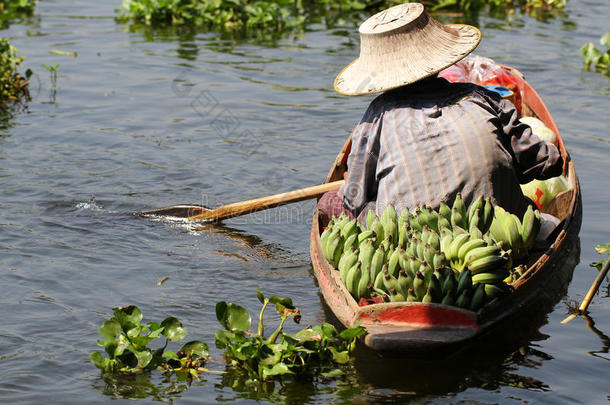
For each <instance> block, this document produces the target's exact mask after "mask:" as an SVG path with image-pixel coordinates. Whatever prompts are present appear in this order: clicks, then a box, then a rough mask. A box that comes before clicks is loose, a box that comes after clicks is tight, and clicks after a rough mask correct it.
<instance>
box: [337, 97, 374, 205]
mask: <svg viewBox="0 0 610 405" xmlns="http://www.w3.org/2000/svg"><path fill="white" fill-rule="evenodd" d="M373 105H374V103H373V104H371V106H369V109H368V110H367V112H366V113H365V114H364V117H363V118H362V120H361V121H360V123H359V124H358V126H357V127H356V128H355V129H354V132H353V134H352V148H351V151H350V154H349V157H348V159H347V170H348V171H347V176H346V178H345V183H344V184H343V185H342V186H341V188H340V190H339V195H341V196H343V203H344V205H345V207H346V208H347V209H349V210H350V211H351V212H352V213H353V214H354V215H355V216H356V217H357V216H358V215H359V214H360V212H361V211H362V209H363V208H364V207H365V206H366V205H367V204H368V202H370V201H372V200H375V198H376V196H377V187H378V184H377V179H376V170H377V160H378V158H379V135H380V132H381V124H380V123H381V117H382V112H380V111H376V110H375V108H374V106H373Z"/></svg>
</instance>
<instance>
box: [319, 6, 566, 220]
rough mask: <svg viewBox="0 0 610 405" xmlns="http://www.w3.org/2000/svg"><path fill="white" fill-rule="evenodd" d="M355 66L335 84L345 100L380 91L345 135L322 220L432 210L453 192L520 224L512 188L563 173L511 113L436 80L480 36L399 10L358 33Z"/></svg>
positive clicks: (469, 88) (495, 99) (548, 149)
mask: <svg viewBox="0 0 610 405" xmlns="http://www.w3.org/2000/svg"><path fill="white" fill-rule="evenodd" d="M359 31H360V39H361V48H360V57H359V58H358V59H356V60H355V61H354V62H352V63H351V64H350V65H348V66H347V67H346V68H345V69H344V70H343V71H342V72H341V73H340V74H339V75H338V76H337V78H336V79H335V90H336V91H337V92H338V93H340V94H343V95H350V96H351V95H364V94H373V93H379V92H383V94H381V95H380V96H378V97H377V98H376V99H374V100H373V101H372V102H371V104H370V105H369V107H368V109H367V111H366V113H365V114H364V117H363V118H362V120H361V121H360V123H359V124H358V125H357V126H356V128H355V129H354V131H353V133H352V147H351V151H350V154H349V157H348V161H347V168H348V172H347V174H346V176H345V183H344V184H343V185H342V186H341V188H340V189H339V190H335V191H333V192H329V193H327V194H325V195H324V196H323V197H322V198H321V199H320V201H319V204H318V207H319V208H320V210H321V211H322V212H323V213H326V214H327V215H329V216H331V215H338V214H339V213H340V212H341V211H345V212H347V213H348V214H350V216H355V217H358V216H360V219H362V218H363V217H364V216H366V213H367V212H368V209H369V208H373V207H374V208H375V210H376V212H377V215H381V212H382V211H383V209H384V208H385V207H386V205H388V204H393V205H394V206H395V207H396V209H397V210H399V211H401V210H403V209H405V208H411V209H412V208H414V207H416V206H420V205H422V204H425V205H427V206H429V207H431V208H435V209H436V208H438V206H439V204H440V202H441V201H442V200H444V201H447V202H448V203H451V202H452V201H453V199H454V198H455V196H456V194H457V193H458V192H460V193H461V196H462V199H463V200H464V201H465V203H466V204H469V203H470V202H471V201H473V200H474V199H476V198H477V197H478V196H479V195H483V196H485V197H487V196H489V197H491V199H492V202H494V203H495V204H499V205H501V206H502V207H504V208H505V209H506V210H507V211H509V212H512V213H515V214H517V215H519V216H520V215H521V214H522V213H523V212H524V211H525V209H526V208H527V205H528V204H529V203H531V201H530V200H529V199H527V198H526V197H524V196H523V193H522V192H521V188H520V184H523V183H526V182H529V181H531V180H533V179H540V180H542V179H547V178H550V177H554V176H558V175H560V174H561V172H562V164H563V160H562V158H561V155H560V153H559V151H558V150H557V148H556V147H555V146H554V145H553V144H550V143H547V142H545V141H542V140H540V139H539V138H538V137H537V136H535V135H533V134H532V132H531V128H530V127H529V126H527V125H525V124H522V123H520V122H519V120H518V118H519V117H518V114H517V111H516V110H515V107H514V105H513V104H512V103H511V102H510V101H508V100H504V99H502V98H501V97H500V96H499V95H498V94H497V93H494V92H491V91H488V90H487V89H485V88H483V87H480V86H477V85H475V84H473V83H450V82H448V81H447V80H445V79H443V78H439V77H437V73H438V72H440V71H441V70H443V69H445V68H447V67H449V66H451V65H453V64H454V63H456V62H458V61H459V60H461V59H462V58H464V57H465V56H466V55H468V54H469V53H470V52H472V50H473V49H474V48H475V47H476V46H477V45H478V43H479V41H480V35H481V34H480V31H479V30H478V29H477V28H475V27H472V26H468V25H457V24H452V25H443V24H441V23H439V22H437V21H436V20H434V19H433V18H432V17H430V16H429V15H428V14H427V13H426V12H425V11H424V7H423V6H422V5H421V4H419V3H405V4H401V5H398V6H395V7H392V8H390V9H387V10H385V11H382V12H380V13H378V14H376V15H374V16H373V17H371V18H369V19H367V20H366V21H365V22H364V23H363V24H362V25H361V26H360V30H359Z"/></svg>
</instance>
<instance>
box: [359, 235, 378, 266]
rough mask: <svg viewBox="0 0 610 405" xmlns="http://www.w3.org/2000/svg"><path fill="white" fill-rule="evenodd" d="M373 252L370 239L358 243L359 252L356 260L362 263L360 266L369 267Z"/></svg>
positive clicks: (373, 247)
mask: <svg viewBox="0 0 610 405" xmlns="http://www.w3.org/2000/svg"><path fill="white" fill-rule="evenodd" d="M374 254H375V246H374V244H373V241H372V240H371V239H366V240H365V241H364V242H362V243H361V244H360V254H359V255H358V261H359V262H361V263H362V267H370V266H371V261H372V260H373V255H374Z"/></svg>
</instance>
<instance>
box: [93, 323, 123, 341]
mask: <svg viewBox="0 0 610 405" xmlns="http://www.w3.org/2000/svg"><path fill="white" fill-rule="evenodd" d="M97 333H99V334H100V336H101V337H103V338H104V339H107V340H111V339H116V337H117V335H118V334H119V333H121V325H120V324H119V322H118V321H117V320H116V319H114V318H111V319H110V320H108V321H105V322H104V323H102V326H100V327H99V329H98V330H97Z"/></svg>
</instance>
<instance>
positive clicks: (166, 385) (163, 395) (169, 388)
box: [93, 373, 205, 404]
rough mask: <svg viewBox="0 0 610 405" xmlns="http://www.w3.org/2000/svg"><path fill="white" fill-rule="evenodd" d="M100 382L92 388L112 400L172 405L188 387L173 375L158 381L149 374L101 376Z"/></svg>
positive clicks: (184, 379) (185, 381)
mask: <svg viewBox="0 0 610 405" xmlns="http://www.w3.org/2000/svg"><path fill="white" fill-rule="evenodd" d="M200 378H201V377H200ZM101 380H102V381H103V384H100V383H97V384H93V388H95V389H96V390H98V391H100V392H101V393H102V394H104V395H107V396H109V397H111V398H113V399H119V398H121V399H144V398H150V399H152V400H153V401H159V402H164V403H167V404H173V403H174V399H177V398H180V397H181V396H180V393H182V392H184V391H186V390H187V389H188V388H189V386H190V383H189V382H188V381H187V380H186V378H181V377H177V376H176V375H175V374H171V375H163V376H162V377H160V378H158V381H154V380H155V376H154V375H153V374H151V373H125V374H103V375H102V377H101ZM203 381H205V380H202V382H201V383H203Z"/></svg>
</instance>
